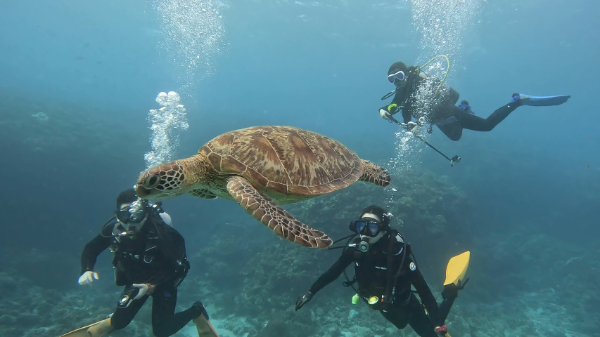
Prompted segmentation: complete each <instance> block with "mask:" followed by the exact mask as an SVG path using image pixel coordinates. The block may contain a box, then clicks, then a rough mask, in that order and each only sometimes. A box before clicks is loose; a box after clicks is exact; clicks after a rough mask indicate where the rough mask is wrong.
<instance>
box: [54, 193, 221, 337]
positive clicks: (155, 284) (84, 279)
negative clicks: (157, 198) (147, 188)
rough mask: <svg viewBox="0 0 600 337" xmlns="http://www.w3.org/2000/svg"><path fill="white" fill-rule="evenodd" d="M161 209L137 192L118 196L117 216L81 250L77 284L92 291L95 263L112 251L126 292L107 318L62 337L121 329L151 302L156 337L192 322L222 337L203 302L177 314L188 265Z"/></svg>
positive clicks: (95, 336)
mask: <svg viewBox="0 0 600 337" xmlns="http://www.w3.org/2000/svg"><path fill="white" fill-rule="evenodd" d="M160 206H161V205H160V204H155V205H152V204H149V203H148V201H146V200H141V199H138V197H137V196H136V195H135V190H134V189H133V188H131V189H128V190H125V191H123V192H121V193H120V194H119V196H118V197H117V210H116V216H115V217H114V218H113V219H111V220H109V221H108V222H107V223H106V224H105V225H104V226H103V227H102V229H101V231H100V234H99V235H97V236H96V237H95V238H94V239H92V240H91V241H90V242H89V243H88V244H86V245H85V248H84V249H83V252H82V254H81V269H82V271H81V273H82V275H81V277H80V278H79V284H80V285H91V284H92V282H93V281H94V280H97V279H98V273H96V272H94V265H95V263H96V258H97V257H98V255H100V253H102V252H103V251H104V250H105V249H107V248H109V247H110V251H111V252H112V253H114V259H113V266H114V269H115V282H116V284H117V285H118V286H125V289H124V291H123V293H122V294H121V296H120V298H119V301H118V302H117V308H116V310H115V312H114V313H113V314H112V315H111V316H110V317H109V318H106V319H104V320H102V321H100V322H97V323H94V324H91V325H88V326H85V327H82V328H79V329H77V330H74V331H71V332H69V333H67V334H65V335H62V336H64V337H67V336H68V337H99V336H104V335H106V334H108V333H110V332H111V331H113V330H119V329H123V328H125V327H126V326H127V325H128V324H129V323H130V322H131V321H132V320H133V318H134V316H135V315H136V314H137V312H138V311H139V310H140V308H141V307H142V306H143V305H144V303H145V302H146V300H147V299H148V298H149V297H150V296H152V331H153V333H154V335H155V336H159V337H162V336H171V335H173V334H175V333H176V332H177V331H179V330H181V328H183V327H184V326H185V325H186V324H187V323H188V322H189V321H190V320H193V321H194V323H195V324H196V326H197V329H198V334H199V335H200V336H207V337H208V336H211V337H213V336H216V337H218V335H217V333H216V331H215V330H214V328H213V327H212V324H211V323H210V321H209V320H208V313H207V312H206V309H205V308H204V306H203V305H202V303H201V302H200V301H196V302H195V303H194V304H193V305H192V307H190V308H189V309H187V310H184V311H182V312H179V313H175V305H176V304H177V287H178V286H179V284H180V283H181V282H182V281H183V279H184V278H185V276H186V275H187V271H188V269H189V267H190V265H189V263H188V261H187V256H186V250H185V241H184V239H183V237H182V236H181V235H180V234H179V233H178V232H177V231H176V230H175V229H174V228H173V227H172V226H171V217H170V216H169V215H168V214H167V213H166V212H164V211H163V210H162V208H161V207H160ZM62 336H61V337H62Z"/></svg>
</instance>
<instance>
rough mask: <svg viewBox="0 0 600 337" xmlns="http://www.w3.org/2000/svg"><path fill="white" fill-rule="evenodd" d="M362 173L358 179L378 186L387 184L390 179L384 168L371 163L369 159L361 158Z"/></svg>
mask: <svg viewBox="0 0 600 337" xmlns="http://www.w3.org/2000/svg"><path fill="white" fill-rule="evenodd" d="M360 161H361V162H362V167H363V174H362V175H361V176H360V178H358V180H362V181H366V182H369V183H373V184H375V185H379V186H383V187H385V186H387V185H389V184H390V181H392V178H390V175H389V174H388V173H387V171H386V170H384V169H383V168H382V167H380V166H378V165H375V164H373V163H371V162H370V161H367V160H364V159H361V160H360Z"/></svg>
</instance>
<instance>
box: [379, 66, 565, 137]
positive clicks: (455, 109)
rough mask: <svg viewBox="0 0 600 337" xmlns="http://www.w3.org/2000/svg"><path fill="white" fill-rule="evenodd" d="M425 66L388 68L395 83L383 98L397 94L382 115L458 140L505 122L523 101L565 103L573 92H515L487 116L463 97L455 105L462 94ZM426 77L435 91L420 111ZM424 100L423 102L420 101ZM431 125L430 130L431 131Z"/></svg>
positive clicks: (530, 103)
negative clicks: (399, 115)
mask: <svg viewBox="0 0 600 337" xmlns="http://www.w3.org/2000/svg"><path fill="white" fill-rule="evenodd" d="M421 68H422V67H415V66H411V67H407V66H406V65H405V64H404V63H402V62H396V63H394V64H392V65H391V67H390V69H389V70H388V81H389V82H390V83H392V84H394V85H395V86H396V89H395V90H394V91H392V92H391V93H390V94H388V95H385V96H384V97H383V98H382V100H383V99H386V98H388V97H389V96H391V95H392V94H395V96H394V99H393V100H392V102H391V103H390V104H388V105H386V106H384V107H382V108H380V109H379V115H380V116H381V117H382V118H383V119H386V120H388V121H390V122H394V123H397V124H399V125H401V126H403V127H405V128H406V129H408V130H413V129H414V128H415V127H416V126H417V123H414V122H412V118H413V117H414V118H416V119H417V121H418V124H419V125H423V124H425V123H429V124H430V125H436V126H437V127H438V128H439V129H440V130H442V132H443V133H444V134H445V135H446V136H447V137H448V138H450V139H451V140H459V139H460V138H461V136H462V130H463V129H469V130H474V131H491V130H492V129H493V128H494V127H496V125H498V124H499V123H500V122H502V121H503V120H504V119H505V118H506V117H507V116H508V115H509V114H510V113H511V112H513V111H514V110H515V109H516V108H518V107H520V106H521V105H532V106H551V105H560V104H562V103H565V102H566V101H567V100H568V99H569V98H570V97H571V96H570V95H559V96H531V95H525V94H518V93H515V94H513V95H512V100H511V101H510V102H509V103H508V104H505V105H503V106H502V107H500V108H499V109H497V110H496V111H494V112H493V113H492V114H491V115H490V116H489V117H488V118H481V117H478V116H475V115H474V114H473V112H472V111H471V107H470V106H469V102H467V101H465V100H463V101H462V102H461V104H460V105H459V106H456V102H457V101H458V97H459V94H458V92H457V91H456V90H454V89H452V88H450V87H448V86H444V85H443V81H440V80H436V79H431V78H428V77H427V76H425V75H424V74H423V73H422V72H421ZM426 81H432V82H431V84H432V85H431V87H430V90H431V91H433V92H434V94H433V95H432V98H431V99H432V101H433V102H431V107H430V108H429V109H428V111H418V110H419V109H418V108H417V107H418V106H419V102H418V98H417V97H416V95H415V94H416V93H417V91H418V90H419V87H420V86H422V85H423V84H424V83H425V82H426ZM421 103H422V102H421ZM400 110H402V118H403V123H399V122H398V121H397V120H396V119H395V118H394V117H392V116H393V115H394V114H396V113H398V112H399V111H400ZM431 131H432V129H431V126H430V127H429V129H428V132H429V133H431Z"/></svg>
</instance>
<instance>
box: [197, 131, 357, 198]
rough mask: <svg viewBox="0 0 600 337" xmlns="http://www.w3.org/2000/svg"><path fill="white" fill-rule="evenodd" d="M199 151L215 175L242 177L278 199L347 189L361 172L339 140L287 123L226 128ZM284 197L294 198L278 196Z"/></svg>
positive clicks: (355, 156)
mask: <svg viewBox="0 0 600 337" xmlns="http://www.w3.org/2000/svg"><path fill="white" fill-rule="evenodd" d="M198 153H199V154H201V155H204V156H206V158H207V159H208V162H209V165H211V166H212V167H213V169H214V170H215V171H216V172H217V173H218V174H219V175H225V176H227V175H239V176H242V177H244V178H246V179H247V180H248V181H249V182H250V183H251V184H252V185H253V186H254V187H255V188H256V189H258V190H260V191H262V192H265V193H266V194H267V195H268V196H270V197H272V198H275V199H280V200H278V201H279V202H280V203H281V201H288V202H294V201H298V200H301V199H305V198H309V197H312V196H317V195H321V194H325V193H329V192H333V191H336V190H339V189H342V188H345V187H347V186H348V185H350V184H352V183H354V182H356V181H357V180H358V179H359V178H360V176H361V174H362V172H363V170H362V164H361V160H360V159H359V158H358V156H357V155H356V153H354V152H352V151H350V150H348V149H347V148H346V147H345V146H344V145H342V144H341V143H340V142H338V141H336V140H334V139H331V138H328V137H325V136H323V135H320V134H318V133H314V132H310V131H306V130H302V129H298V128H294V127H289V126H257V127H250V128H246V129H241V130H235V131H230V132H227V133H224V134H222V135H220V136H217V137H216V138H214V139H212V140H211V141H209V142H208V143H206V144H205V145H204V146H203V147H202V148H200V150H199V151H198ZM285 196H298V198H296V200H293V199H294V198H293V197H292V198H290V199H289V200H281V199H285ZM302 197H305V198H302Z"/></svg>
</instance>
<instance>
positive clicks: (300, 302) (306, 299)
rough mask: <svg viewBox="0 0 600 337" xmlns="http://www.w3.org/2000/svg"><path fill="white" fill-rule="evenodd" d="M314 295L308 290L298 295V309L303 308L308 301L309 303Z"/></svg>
mask: <svg viewBox="0 0 600 337" xmlns="http://www.w3.org/2000/svg"><path fill="white" fill-rule="evenodd" d="M312 297H313V294H312V293H311V292H310V290H309V291H307V292H306V294H304V295H302V296H300V297H298V299H297V300H296V311H298V309H300V308H302V307H303V306H304V305H305V304H306V303H308V302H309V301H310V300H311V299H312Z"/></svg>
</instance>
